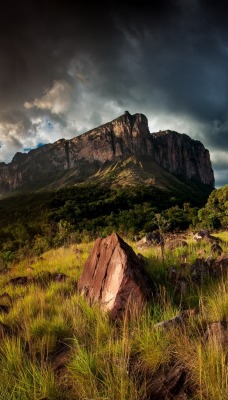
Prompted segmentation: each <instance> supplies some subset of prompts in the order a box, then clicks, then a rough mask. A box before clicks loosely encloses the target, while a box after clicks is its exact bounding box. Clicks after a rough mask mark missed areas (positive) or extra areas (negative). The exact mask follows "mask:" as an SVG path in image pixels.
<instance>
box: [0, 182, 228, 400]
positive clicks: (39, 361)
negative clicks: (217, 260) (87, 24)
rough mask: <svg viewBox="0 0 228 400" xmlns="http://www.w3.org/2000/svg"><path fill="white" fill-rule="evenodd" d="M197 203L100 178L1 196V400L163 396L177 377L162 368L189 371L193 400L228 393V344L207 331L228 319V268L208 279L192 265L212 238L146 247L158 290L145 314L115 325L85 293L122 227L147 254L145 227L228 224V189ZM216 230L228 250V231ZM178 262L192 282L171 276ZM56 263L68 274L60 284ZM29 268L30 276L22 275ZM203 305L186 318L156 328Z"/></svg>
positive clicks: (218, 399)
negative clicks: (141, 238)
mask: <svg viewBox="0 0 228 400" xmlns="http://www.w3.org/2000/svg"><path fill="white" fill-rule="evenodd" d="M190 200H191V203H190V202H189V197H188V194H186V196H185V195H183V193H182V195H180V196H179V195H177V193H176V192H174V191H164V190H161V189H158V188H155V187H153V186H137V187H128V188H126V189H123V188H115V189H114V188H110V187H108V186H101V185H98V184H95V183H90V184H81V185H77V186H75V187H72V188H66V189H62V190H58V191H55V192H42V193H35V194H34V193H30V194H24V195H20V196H12V197H8V198H5V199H2V200H1V201H0V211H1V212H0V364H1V369H0V400H32V399H33V400H44V399H45V400H84V399H87V400H89V399H94V400H149V399H150V398H161V399H162V398H165V397H162V396H161V397H159V395H157V394H154V397H153V395H152V394H151V393H156V390H157V389H156V387H160V389H159V390H161V389H162V387H164V386H165V384H163V385H161V379H162V371H170V370H172V371H178V370H180V369H183V371H184V373H185V376H186V377H187V378H186V379H187V381H186V382H187V383H186V382H185V385H187V390H186V396H187V397H185V399H187V400H224V399H226V398H228V367H227V351H226V348H225V347H224V346H223V345H222V342H221V341H217V342H215V341H211V340H208V339H206V333H207V326H208V324H210V323H211V322H216V321H222V322H223V323H224V321H227V320H228V283H227V277H225V276H222V277H220V278H218V277H217V278H216V279H215V278H213V279H212V277H209V276H205V277H204V279H203V282H200V283H199V282H198V283H197V282H195V281H194V280H193V279H192V278H191V274H190V266H191V264H192V263H193V262H194V261H195V260H196V259H197V258H198V257H203V258H204V259H206V258H208V257H209V258H210V257H211V245H210V244H209V243H208V242H207V241H205V242H202V243H196V242H194V241H193V239H192V236H190V235H189V236H188V237H187V239H186V241H187V243H188V246H187V247H185V248H176V249H175V250H168V249H167V248H163V249H162V248H161V247H159V246H158V247H153V248H149V249H147V250H145V251H142V253H143V255H144V256H145V257H146V260H147V261H146V268H147V270H148V273H149V275H150V276H151V278H152V279H153V281H154V284H155V287H156V288H157V294H156V296H155V297H154V300H153V301H152V302H151V304H149V305H148V308H147V309H146V310H145V312H144V313H143V314H142V315H137V316H135V318H134V319H131V320H129V319H127V317H126V318H125V319H124V320H123V321H122V322H121V323H118V324H115V323H113V322H112V321H110V319H109V315H108V314H105V313H103V312H101V310H100V309H99V308H98V306H96V305H90V304H88V303H87V302H86V301H85V299H84V298H83V297H81V296H80V295H79V294H78V292H77V280H78V277H79V276H80V273H81V271H82V268H83V265H84V263H85V261H86V259H87V257H88V255H89V252H90V250H91V248H92V245H93V242H92V239H94V238H95V237H97V236H105V235H107V234H109V233H111V232H112V231H117V232H119V233H120V234H121V235H122V236H124V237H125V238H126V240H127V241H128V242H129V244H130V245H131V246H132V247H133V248H134V250H135V251H138V250H137V249H136V247H135V243H134V242H133V240H132V239H133V236H134V235H135V234H140V235H143V234H145V233H148V232H151V231H153V230H154V229H160V231H162V232H165V231H168V230H170V231H178V230H180V229H182V230H184V229H188V228H189V227H192V228H193V229H197V228H200V227H201V226H202V227H213V228H217V227H225V226H227V221H228V220H227V218H228V186H225V187H224V188H221V189H218V190H215V191H213V192H212V193H211V195H210V196H209V199H208V202H207V203H206V205H204V204H203V203H201V202H200V203H194V200H193V199H190ZM203 205H204V208H201V209H200V208H199V207H202V206H203ZM215 235H216V236H218V237H220V238H221V239H222V240H223V243H222V248H223V251H224V252H228V232H227V231H225V230H224V231H223V232H218V233H217V234H215ZM216 256H217V255H216V254H215V257H216ZM183 266H184V267H183ZM173 267H174V268H175V270H176V271H177V273H178V272H179V271H181V273H182V274H183V275H184V281H185V282H187V286H186V290H184V291H183V290H181V288H180V285H179V283H178V282H176V281H175V280H174V281H173V280H172V279H171V277H170V268H173ZM50 272H51V273H58V274H66V279H65V280H61V281H52V280H51V279H50V274H49V273H50ZM19 276H20V277H23V276H24V277H27V278H28V281H27V283H26V284H16V285H15V284H14V283H13V282H11V283H10V279H12V278H17V277H19ZM30 278H35V279H33V280H30ZM1 306H2V308H1ZM192 308H194V309H195V310H197V312H196V315H195V314H194V315H193V316H190V317H189V319H188V321H187V322H186V324H185V327H181V326H180V327H178V326H176V327H175V326H173V327H172V328H170V329H168V330H163V329H158V328H156V327H155V324H156V323H158V322H160V321H162V320H167V319H170V318H172V317H174V316H176V315H178V314H179V313H180V312H181V311H182V310H191V309H192ZM156 382H157V383H156ZM152 383H153V384H152ZM153 385H154V386H153ZM156 385H157V386H156ZM150 396H151V397H150ZM156 396H157V397H156ZM170 396H173V398H175V396H176V394H175V393H174V394H172V393H171V394H170ZM171 398H172V397H170V399H171ZM183 398H184V397H183Z"/></svg>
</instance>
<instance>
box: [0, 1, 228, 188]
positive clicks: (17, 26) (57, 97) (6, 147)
mask: <svg viewBox="0 0 228 400" xmlns="http://www.w3.org/2000/svg"><path fill="white" fill-rule="evenodd" d="M0 5H1V14H0V146H1V147H0V161H5V162H10V161H11V159H12V157H13V155H14V154H15V153H16V152H17V151H22V152H23V151H28V149H31V148H36V147H39V146H40V145H42V144H43V143H52V142H54V141H56V140H58V139H60V138H66V139H69V138H72V137H75V136H77V135H79V134H81V133H83V132H86V131H87V130H89V129H92V128H95V127H96V126H99V125H101V124H102V123H105V122H108V121H111V120H113V119H115V118H117V117H118V116H119V115H121V114H123V113H124V112H125V110H128V111H129V112H130V113H131V114H134V113H137V112H139V113H143V114H145V115H146V116H147V118H148V121H149V127H150V131H151V132H156V131H159V130H163V129H171V130H176V131H178V132H180V133H186V134H188V135H189V136H191V137H192V138H193V139H197V140H200V141H201V142H202V143H203V144H204V146H205V147H206V148H208V149H209V151H210V155H211V160H212V166H213V169H214V173H215V179H216V187H220V186H222V185H224V184H226V183H228V24H227V15H228V2H227V1H222V0H217V1H210V0H207V1H206V0H169V1H167V0H166V1H165V0H159V1H153V2H152V1H145V0H140V1H122V2H120V1H118V0H116V1H114V0H113V1H111V0H107V1H96V2H94V3H93V5H90V2H88V1H86V0H84V1H81V0H79V1H77V0H75V1H74V2H73V4H71V2H70V1H68V0H64V1H63V0H62V1H59V0H56V1H52V0H49V1H43V0H39V1H31V0H30V1H27V0H24V1H21V0H18V1H12V0H7V1H5V0H1V1H0Z"/></svg>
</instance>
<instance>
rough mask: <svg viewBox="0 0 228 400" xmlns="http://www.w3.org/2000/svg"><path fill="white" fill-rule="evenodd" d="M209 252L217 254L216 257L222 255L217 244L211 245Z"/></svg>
mask: <svg viewBox="0 0 228 400" xmlns="http://www.w3.org/2000/svg"><path fill="white" fill-rule="evenodd" d="M211 252H212V253H217V254H218V255H221V254H222V248H221V246H220V245H219V244H218V243H213V244H212V245H211Z"/></svg>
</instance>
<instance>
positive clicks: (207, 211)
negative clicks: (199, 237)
mask: <svg viewBox="0 0 228 400" xmlns="http://www.w3.org/2000/svg"><path fill="white" fill-rule="evenodd" d="M199 219H200V220H201V221H203V223H204V225H205V226H207V227H208V228H212V229H217V228H221V227H222V226H223V227H224V226H228V185H225V186H223V187H222V188H220V189H217V190H214V191H213V192H212V193H211V194H210V196H209V198H208V201H207V204H206V206H205V207H204V208H202V209H201V210H200V212H199Z"/></svg>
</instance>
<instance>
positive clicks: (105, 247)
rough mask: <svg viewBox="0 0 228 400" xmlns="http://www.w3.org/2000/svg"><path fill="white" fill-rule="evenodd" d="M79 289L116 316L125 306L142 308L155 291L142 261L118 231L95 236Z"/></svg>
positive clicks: (126, 308) (121, 314)
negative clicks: (101, 237) (100, 236)
mask: <svg viewBox="0 0 228 400" xmlns="http://www.w3.org/2000/svg"><path fill="white" fill-rule="evenodd" d="M78 289H79V291H80V292H81V293H83V294H84V295H85V296H86V297H87V298H89V299H90V301H92V302H98V303H99V304H100V305H101V307H102V308H103V309H104V310H109V311H110V313H111V317H112V318H113V319H116V318H121V316H123V313H124V312H125V311H126V310H129V311H130V312H131V311H139V310H140V309H142V308H143V306H144V305H145V303H146V301H147V300H148V298H149V297H150V295H151V294H152V287H151V284H150V280H149V278H148V276H147V274H146V271H145V270H144V265H143V262H142V261H141V260H140V259H139V257H137V255H136V254H135V253H134V251H133V250H132V248H131V247H130V246H129V245H128V244H127V243H125V242H124V241H123V240H122V239H121V238H120V237H119V236H118V235H117V234H115V233H113V234H112V235H110V236H108V237H106V238H105V239H97V240H96V242H95V245H94V248H93V250H92V253H91V255H90V257H89V258H88V260H87V262H86V264H85V266H84V269H83V272H82V275H81V276H80V278H79V280H78Z"/></svg>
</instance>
